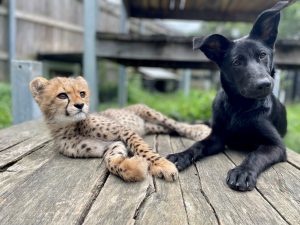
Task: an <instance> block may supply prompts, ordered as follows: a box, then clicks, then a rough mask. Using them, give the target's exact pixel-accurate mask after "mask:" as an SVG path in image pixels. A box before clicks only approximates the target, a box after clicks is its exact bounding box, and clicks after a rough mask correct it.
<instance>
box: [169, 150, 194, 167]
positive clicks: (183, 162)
mask: <svg viewBox="0 0 300 225" xmlns="http://www.w3.org/2000/svg"><path fill="white" fill-rule="evenodd" d="M167 159H168V160H169V161H171V162H172V163H174V164H175V165H176V167H177V169H178V170H179V171H181V170H184V169H185V168H187V167H188V166H190V165H191V164H192V163H193V162H192V159H191V156H190V155H189V154H188V153H186V152H181V153H176V154H170V155H168V156H167Z"/></svg>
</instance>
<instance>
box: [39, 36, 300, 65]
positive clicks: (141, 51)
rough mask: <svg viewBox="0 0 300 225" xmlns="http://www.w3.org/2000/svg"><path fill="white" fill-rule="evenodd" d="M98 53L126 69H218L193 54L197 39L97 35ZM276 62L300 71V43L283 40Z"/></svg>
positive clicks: (71, 56) (65, 57)
mask: <svg viewBox="0 0 300 225" xmlns="http://www.w3.org/2000/svg"><path fill="white" fill-rule="evenodd" d="M97 38H98V42H97V47H96V54H97V57H98V58H105V59H109V60H112V61H115V62H117V63H120V64H123V65H126V66H150V67H165V68H193V69H200V68H201V69H217V66H216V65H215V64H214V63H213V62H211V61H210V60H208V59H207V58H206V56H205V55H204V54H202V53H201V51H193V49H192V39H193V37H176V36H162V35H160V36H146V35H145V36H143V35H129V34H111V33H99V34H97ZM80 57H81V53H65V54H40V55H39V59H45V60H46V59H47V60H55V59H56V60H62V61H65V62H71V61H73V62H76V60H79V59H80ZM275 62H276V65H277V68H280V69H297V68H298V69H299V68H300V43H299V42H297V41H291V40H289V41H287V40H279V41H278V42H277V44H276V54H275Z"/></svg>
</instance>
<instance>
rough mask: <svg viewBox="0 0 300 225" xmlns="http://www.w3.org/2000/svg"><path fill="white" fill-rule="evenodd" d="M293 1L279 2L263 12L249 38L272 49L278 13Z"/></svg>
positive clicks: (276, 30)
mask: <svg viewBox="0 0 300 225" xmlns="http://www.w3.org/2000/svg"><path fill="white" fill-rule="evenodd" d="M292 2H293V1H279V2H277V3H276V5H274V6H273V7H272V8H270V9H267V10H265V11H263V12H262V13H261V14H260V15H259V16H258V17H257V19H256V21H255V23H254V25H253V28H252V30H251V32H250V35H249V37H250V38H253V39H257V40H261V41H262V42H264V43H265V44H266V45H267V46H269V47H271V48H273V47H274V43H275V41H276V37H277V33H278V24H279V21H280V11H281V10H282V9H283V8H285V7H287V6H288V5H289V4H290V3H292Z"/></svg>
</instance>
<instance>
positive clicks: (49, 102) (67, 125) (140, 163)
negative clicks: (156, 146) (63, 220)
mask: <svg viewBox="0 0 300 225" xmlns="http://www.w3.org/2000/svg"><path fill="white" fill-rule="evenodd" d="M30 90H31V93H32V95H33V97H34V99H35V100H36V102H37V103H38V105H39V107H40V109H41V111H42V112H43V114H44V118H45V121H46V123H47V125H48V128H49V130H50V132H51V135H52V136H53V138H54V140H55V143H56V146H57V148H58V149H59V151H60V152H61V153H62V154H64V155H66V156H69V157H102V156H104V160H105V163H106V166H107V168H108V170H109V171H110V172H111V173H113V174H115V175H118V176H119V177H121V178H122V179H124V180H125V181H140V180H143V179H144V178H145V177H146V175H147V172H148V168H149V170H150V173H151V174H152V175H154V176H157V177H162V178H165V179H166V180H167V181H174V180H176V178H177V176H178V171H177V169H176V167H175V165H174V164H173V163H171V162H170V161H168V160H167V159H165V158H163V157H161V156H160V155H159V154H158V153H155V152H153V151H152V150H151V148H150V146H148V144H147V143H145V141H144V140H143V139H142V138H141V136H142V135H145V134H157V133H170V132H171V131H175V132H177V133H178V134H180V135H182V136H185V137H188V138H192V139H195V140H201V139H203V138H204V137H206V136H207V135H208V134H209V132H210V129H209V128H208V127H206V126H205V125H194V126H192V125H188V124H183V123H178V122H176V121H174V120H172V119H170V118H168V117H166V116H164V115H162V114H161V113H159V112H157V111H155V110H153V109H151V108H149V107H147V106H145V105H133V106H129V107H126V108H124V109H109V110H106V111H104V112H101V113H95V114H89V113H88V104H89V95H90V91H89V88H88V85H87V82H86V81H85V80H84V78H82V77H77V78H63V77H56V78H53V79H51V80H47V79H45V78H42V77H38V78H36V79H34V80H33V81H31V83H30ZM128 150H129V151H131V152H132V153H133V155H134V156H133V157H128Z"/></svg>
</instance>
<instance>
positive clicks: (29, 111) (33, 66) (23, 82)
mask: <svg viewBox="0 0 300 225" xmlns="http://www.w3.org/2000/svg"><path fill="white" fill-rule="evenodd" d="M42 72H43V69H42V63H40V62H35V61H20V60H13V61H12V63H11V87H12V112H13V123H14V124H18V123H22V122H24V121H28V120H32V119H36V118H38V117H40V116H41V115H42V114H41V111H40V109H39V107H38V105H37V104H36V102H35V101H34V99H33V97H32V95H31V93H30V91H29V86H28V85H29V82H30V81H31V80H33V79H34V78H35V77H37V76H41V75H42Z"/></svg>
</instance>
